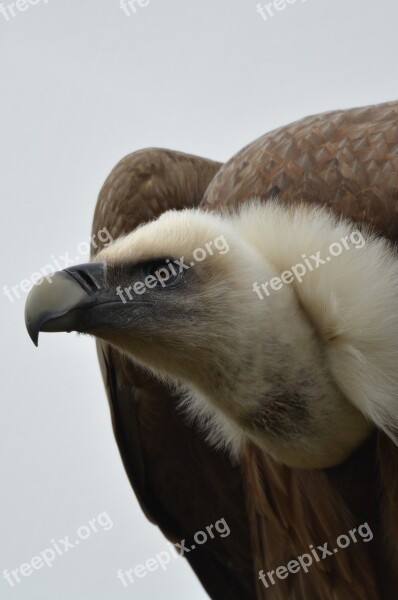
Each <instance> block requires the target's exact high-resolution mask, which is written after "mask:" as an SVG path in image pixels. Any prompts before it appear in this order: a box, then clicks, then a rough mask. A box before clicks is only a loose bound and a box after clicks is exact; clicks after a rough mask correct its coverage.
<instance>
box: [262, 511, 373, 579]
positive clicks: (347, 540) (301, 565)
mask: <svg viewBox="0 0 398 600" xmlns="http://www.w3.org/2000/svg"><path fill="white" fill-rule="evenodd" d="M348 533H349V535H345V534H343V535H339V537H338V538H337V540H336V544H337V547H336V548H329V544H328V542H325V543H324V544H322V546H317V547H316V548H314V546H313V545H312V544H310V546H309V548H308V549H309V551H310V552H311V553H310V552H306V553H305V554H301V556H298V557H297V559H296V560H291V561H289V562H288V563H287V565H286V566H280V567H278V568H277V569H274V570H272V571H268V572H267V573H264V571H263V570H261V571H259V573H258V578H259V579H260V580H261V583H262V584H263V585H264V587H266V588H269V587H270V584H271V585H275V584H276V583H277V582H276V581H275V577H274V576H276V577H277V578H278V579H287V577H289V575H294V574H296V573H298V572H299V571H301V570H302V571H304V573H308V571H309V568H310V567H311V565H312V564H313V563H314V559H315V562H317V563H319V562H320V561H321V560H325V558H328V557H329V556H333V555H334V554H337V552H339V549H344V548H348V546H350V545H351V544H352V543H354V544H356V543H357V542H358V541H361V540H362V541H363V542H370V541H371V540H373V532H372V530H371V528H370V527H369V525H368V523H363V524H362V525H360V526H359V527H358V529H356V528H355V529H351V530H350V531H349V532H348ZM358 538H359V539H358Z"/></svg>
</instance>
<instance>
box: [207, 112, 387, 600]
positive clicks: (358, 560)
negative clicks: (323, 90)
mask: <svg viewBox="0 0 398 600" xmlns="http://www.w3.org/2000/svg"><path fill="white" fill-rule="evenodd" d="M276 195H277V196H278V198H279V199H280V201H281V202H284V203H286V204H292V203H297V202H302V201H304V202H308V203H313V204H317V205H325V206H326V207H328V208H329V209H330V210H332V211H333V212H334V213H335V214H337V215H341V216H344V217H346V218H349V219H352V220H354V221H355V222H357V223H366V224H368V225H370V226H371V227H372V228H373V229H374V230H375V231H376V232H378V233H379V234H380V235H383V236H385V237H386V238H389V239H391V240H392V241H393V242H395V243H396V242H397V241H398V102H391V103H387V104H383V105H379V106H371V107H366V108H360V109H353V110H349V111H336V112H332V113H326V114H322V115H317V116H313V117H308V118H306V119H303V120H301V121H298V122H296V123H293V124H292V125H288V126H286V127H282V128H280V129H277V130H275V131H272V132H271V133H268V134H266V135H265V136H263V137H261V138H259V139H258V140H256V141H255V142H253V143H252V144H250V145H248V146H247V147H246V148H244V149H243V150H242V151H240V152H238V153H237V154H236V155H235V156H234V157H233V158H232V159H231V160H230V161H228V162H227V163H225V165H224V166H223V167H222V168H221V169H220V170H219V171H218V173H217V175H216V176H215V178H214V180H213V182H212V183H211V184H210V186H209V188H208V189H207V192H206V194H205V198H204V200H203V202H202V206H203V207H204V208H211V209H213V210H218V209H224V208H225V207H226V208H227V209H229V208H234V207H236V206H237V205H239V204H241V203H243V202H245V201H248V200H249V199H251V198H253V197H258V198H260V199H262V200H263V201H267V200H268V199H270V198H272V197H275V196H276ZM243 473H244V477H245V483H246V491H247V499H248V505H249V520H250V526H251V530H252V539H253V548H254V553H255V556H254V560H255V569H256V572H257V571H258V570H260V569H264V571H266V572H267V571H269V570H272V569H276V568H277V567H278V566H280V565H286V564H287V562H288V561H289V560H292V559H295V558H296V557H297V556H298V555H300V554H302V553H304V552H308V547H309V545H310V544H313V545H314V546H316V545H317V544H320V545H321V544H323V543H324V542H328V543H329V547H330V548H334V547H335V541H336V539H337V537H338V536H339V535H340V534H347V533H348V532H349V530H350V529H351V528H352V526H358V525H360V524H361V523H363V522H365V521H368V522H369V525H370V526H371V528H372V531H373V532H374V540H373V541H372V542H371V543H368V544H365V543H362V544H361V543H357V544H351V546H350V547H349V548H347V550H345V551H343V550H341V551H339V552H338V553H337V554H334V556H333V557H330V558H329V559H328V561H327V560H325V562H320V563H318V564H316V565H314V566H313V567H312V568H311V572H310V573H309V574H297V575H290V577H289V578H288V579H287V580H285V581H279V580H278V583H277V584H276V585H275V586H270V588H269V589H266V588H265V587H264V586H263V585H262V584H261V583H260V582H258V585H257V593H258V598H266V599H267V600H271V599H274V600H282V599H283V600H287V599H289V600H303V599H304V598H305V599H306V600H332V599H334V600H362V599H365V598H366V599H367V600H378V599H383V600H390V599H391V598H394V597H395V596H396V589H397V585H398V580H397V576H396V575H395V573H396V564H397V547H398V513H397V510H396V507H397V501H398V485H397V477H398V451H397V448H396V447H395V446H394V445H393V444H392V443H391V442H390V441H389V440H388V439H387V438H386V437H385V436H384V435H383V434H382V433H378V434H375V436H374V437H373V439H372V440H370V441H369V442H368V443H367V444H366V445H365V446H364V447H363V448H361V449H360V450H359V451H358V452H356V453H355V454H354V455H353V456H352V457H351V458H350V459H349V460H348V461H347V462H346V463H344V464H343V465H340V466H339V467H337V468H335V469H329V470H326V471H312V472H311V471H297V470H293V469H287V468H286V467H283V466H281V465H278V464H276V463H275V462H273V461H272V459H270V458H267V457H264V456H263V455H262V454H261V452H259V451H258V450H256V449H255V448H253V447H251V446H248V447H247V449H246V452H245V456H244V461H243Z"/></svg>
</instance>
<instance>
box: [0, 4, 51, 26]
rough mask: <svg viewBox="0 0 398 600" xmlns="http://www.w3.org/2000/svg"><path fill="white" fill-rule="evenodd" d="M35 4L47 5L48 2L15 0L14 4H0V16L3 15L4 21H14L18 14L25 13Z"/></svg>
mask: <svg viewBox="0 0 398 600" xmlns="http://www.w3.org/2000/svg"><path fill="white" fill-rule="evenodd" d="M36 4H48V0H16V2H9V3H8V4H4V3H3V2H0V14H1V15H3V17H4V19H5V20H6V21H11V19H15V17H16V16H17V15H18V13H23V12H25V11H27V10H28V9H29V8H30V7H31V6H36Z"/></svg>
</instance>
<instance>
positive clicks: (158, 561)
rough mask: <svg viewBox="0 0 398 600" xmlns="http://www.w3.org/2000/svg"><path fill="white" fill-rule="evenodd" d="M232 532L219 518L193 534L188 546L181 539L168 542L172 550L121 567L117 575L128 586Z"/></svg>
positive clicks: (223, 520)
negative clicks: (128, 567) (126, 566)
mask: <svg viewBox="0 0 398 600" xmlns="http://www.w3.org/2000/svg"><path fill="white" fill-rule="evenodd" d="M230 533H231V530H230V528H229V527H228V524H227V522H226V520H225V519H224V518H223V519H219V520H218V521H216V522H215V523H214V524H212V525H207V526H206V528H205V530H204V531H197V532H196V533H195V535H194V536H193V539H192V543H191V544H190V545H189V546H188V545H187V541H186V540H185V539H184V540H181V542H180V543H176V544H172V543H171V542H168V546H169V548H170V550H162V551H161V552H159V553H158V554H156V556H154V557H152V558H147V560H146V561H145V563H143V564H139V565H135V566H134V567H132V568H131V569H128V570H127V571H123V570H122V569H119V570H118V572H117V574H116V577H117V578H118V579H120V581H121V583H122V585H123V586H124V587H127V586H128V585H131V584H132V583H134V582H135V581H136V580H137V579H142V578H143V577H145V576H146V575H148V573H150V572H152V571H157V570H158V569H162V570H163V571H166V569H167V568H168V567H169V565H170V563H172V561H173V560H174V559H176V558H179V557H180V556H185V555H186V554H188V553H189V552H194V551H195V549H196V548H197V547H198V546H202V545H203V544H205V543H206V542H207V541H208V540H210V539H214V538H215V537H216V536H217V535H218V536H219V537H221V538H225V537H228V536H229V534H230Z"/></svg>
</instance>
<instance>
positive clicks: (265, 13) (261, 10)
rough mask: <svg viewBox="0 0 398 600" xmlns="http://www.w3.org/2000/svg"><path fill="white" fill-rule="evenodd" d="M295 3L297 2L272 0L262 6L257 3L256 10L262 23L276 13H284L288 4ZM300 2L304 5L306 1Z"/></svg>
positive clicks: (293, 0)
mask: <svg viewBox="0 0 398 600" xmlns="http://www.w3.org/2000/svg"><path fill="white" fill-rule="evenodd" d="M296 2H298V0H273V1H272V2H265V3H263V4H261V3H260V2H259V3H258V4H257V6H256V10H257V12H258V14H259V15H260V16H261V17H262V19H263V20H264V21H269V19H272V17H274V16H275V15H276V14H277V13H278V12H282V11H284V10H285V9H286V8H287V7H288V6H290V4H296ZM301 2H302V3H303V4H304V2H307V0H301Z"/></svg>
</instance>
